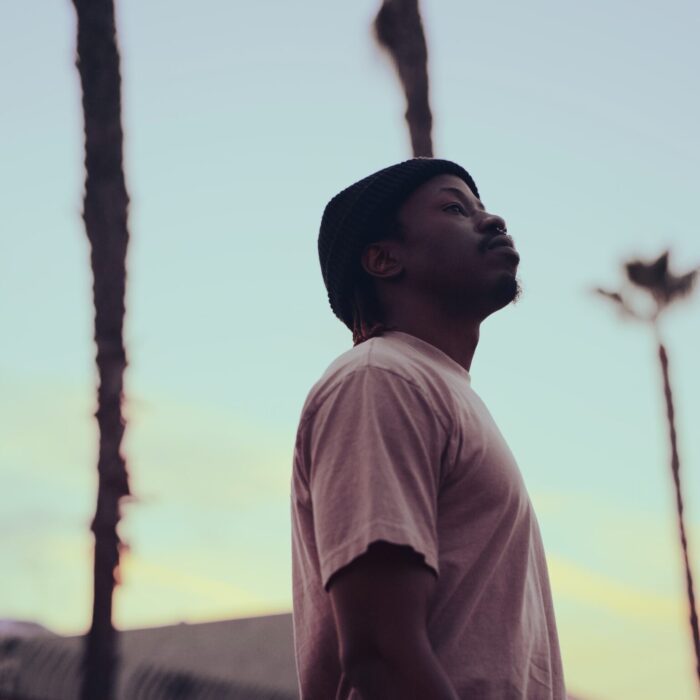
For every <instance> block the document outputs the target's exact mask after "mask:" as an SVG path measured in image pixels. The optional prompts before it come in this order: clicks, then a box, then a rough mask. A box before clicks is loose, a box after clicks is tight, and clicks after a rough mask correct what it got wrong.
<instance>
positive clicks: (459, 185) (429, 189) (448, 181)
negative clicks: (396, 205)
mask: <svg viewBox="0 0 700 700" xmlns="http://www.w3.org/2000/svg"><path fill="white" fill-rule="evenodd" d="M445 188H451V189H452V190H455V189H456V190H459V191H460V192H461V193H462V195H463V196H464V197H466V198H467V199H468V200H469V201H471V202H473V203H474V204H475V205H477V204H479V200H478V199H477V198H476V196H475V195H474V193H473V192H472V191H471V190H470V189H469V185H467V183H466V182H464V180H462V178H461V177H457V175H447V174H442V175H436V176H435V177H431V178H430V179H429V180H426V181H425V182H423V183H421V185H419V186H418V187H417V188H416V189H415V190H413V192H411V194H410V195H409V196H408V197H407V198H406V199H405V200H404V202H403V205H402V208H412V207H414V206H420V205H422V204H426V203H428V202H431V201H433V200H434V199H437V198H438V197H445V196H449V195H451V194H452V195H454V194H455V193H454V192H450V191H446V190H445Z"/></svg>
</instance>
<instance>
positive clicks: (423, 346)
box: [383, 330, 471, 382]
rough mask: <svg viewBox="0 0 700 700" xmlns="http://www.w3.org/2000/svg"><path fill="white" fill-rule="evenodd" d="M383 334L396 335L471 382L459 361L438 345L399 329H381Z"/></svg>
mask: <svg viewBox="0 0 700 700" xmlns="http://www.w3.org/2000/svg"><path fill="white" fill-rule="evenodd" d="M383 334H385V335H387V336H393V337H396V338H398V339H399V340H401V341H403V342H405V343H408V344H409V345H410V346H412V347H414V348H415V349H416V350H418V351H419V352H423V353H425V354H426V355H429V356H430V357H431V358H432V359H433V360H434V361H435V362H437V363H438V364H440V365H442V366H443V367H444V368H445V369H447V370H449V371H451V372H456V373H457V374H458V375H459V376H460V377H462V378H464V379H466V380H467V381H468V382H471V376H470V375H469V372H468V371H467V370H466V369H465V368H464V367H462V365H460V364H459V362H457V361H456V360H453V359H452V358H451V357H450V356H449V355H448V354H447V353H446V352H444V351H443V350H440V348H439V347H437V346H436V345H433V344H432V343H429V342H428V341H427V340H423V338H419V337H418V336H416V335H412V334H411V333H406V332H405V331H399V330H386V331H383Z"/></svg>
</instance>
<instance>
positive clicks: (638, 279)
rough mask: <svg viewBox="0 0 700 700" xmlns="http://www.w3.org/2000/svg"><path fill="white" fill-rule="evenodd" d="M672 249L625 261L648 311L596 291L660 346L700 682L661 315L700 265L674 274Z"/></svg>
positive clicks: (683, 293) (689, 285)
mask: <svg viewBox="0 0 700 700" xmlns="http://www.w3.org/2000/svg"><path fill="white" fill-rule="evenodd" d="M668 258H669V251H668V250H667V251H665V252H664V253H663V254H662V255H661V256H659V257H658V258H657V259H656V260H654V261H652V262H643V261H641V260H632V261H629V262H627V263H625V271H626V276H627V280H628V281H629V282H630V283H631V286H633V287H636V288H638V289H641V290H643V291H644V292H645V293H646V295H647V296H648V297H650V298H651V302H652V305H651V310H648V311H646V312H644V311H640V310H639V309H637V308H635V307H634V306H633V305H632V303H631V300H630V298H629V295H628V294H623V293H621V292H612V291H608V290H605V289H601V288H597V289H596V290H595V292H596V293H598V294H601V295H602V296H604V297H605V298H606V299H609V300H610V301H611V302H613V303H614V304H615V305H616V306H617V308H618V309H619V311H620V312H621V313H622V315H623V316H624V317H627V318H633V319H636V320H638V321H643V322H645V323H648V324H650V325H651V327H652V329H653V332H654V337H655V338H656V343H657V347H658V356H659V363H660V365H661V375H662V378H663V386H664V398H665V402H666V416H667V419H668V433H669V442H670V446H671V475H672V477H673V484H674V487H675V493H676V509H677V513H678V528H679V534H680V541H681V549H682V551H683V563H684V565H685V578H686V588H687V592H688V604H689V607H690V630H691V634H692V639H693V646H694V648H695V659H696V672H697V676H698V682H699V683H700V634H698V614H697V610H696V606H695V594H694V592H693V576H692V572H691V567H690V560H689V558H688V541H687V538H686V533H685V523H684V519H683V491H682V488H681V482H680V459H679V456H678V441H677V436H676V421H675V410H674V406H673V393H672V391H671V382H670V379H669V370H668V353H667V352H666V346H665V345H664V343H663V341H662V338H661V331H660V328H659V318H660V317H661V315H662V314H663V313H664V312H665V311H666V310H667V309H668V308H669V307H670V306H671V304H672V303H673V302H675V301H678V300H679V299H682V298H684V297H687V296H688V295H689V294H690V293H691V291H692V290H693V288H694V286H695V283H696V281H697V276H698V272H699V271H700V268H696V269H694V270H691V271H689V272H686V273H685V274H682V275H674V274H672V273H671V272H670V271H669V269H668Z"/></svg>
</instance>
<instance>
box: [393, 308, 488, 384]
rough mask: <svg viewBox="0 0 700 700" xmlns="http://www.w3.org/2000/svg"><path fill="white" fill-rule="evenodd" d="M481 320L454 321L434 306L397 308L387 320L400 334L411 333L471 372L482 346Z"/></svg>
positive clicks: (463, 318)
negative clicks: (480, 342) (478, 347)
mask: <svg viewBox="0 0 700 700" xmlns="http://www.w3.org/2000/svg"><path fill="white" fill-rule="evenodd" d="M480 324H481V319H478V318H465V317H464V316H461V317H458V318H455V317H453V316H450V315H448V314H446V313H440V312H436V310H435V309H434V308H432V307H430V308H427V307H426V308H421V306H420V305H419V306H412V308H411V309H406V308H404V309H401V310H399V309H396V310H394V311H393V312H392V313H391V314H390V315H389V317H388V318H387V319H386V325H387V326H388V327H389V328H391V329H393V330H397V331H403V332H404V333H410V334H411V335H415V336H416V337H417V338H420V339H421V340H425V341H426V342H428V343H430V344H431V345H434V346H435V347H436V348H439V349H440V350H442V351H443V352H444V353H445V354H446V355H448V356H449V357H451V358H452V359H453V360H454V361H455V362H457V363H459V364H460V365H462V367H464V369H466V370H467V372H469V370H470V368H471V364H472V359H473V358H474V352H475V351H476V346H477V345H478V343H479V327H480Z"/></svg>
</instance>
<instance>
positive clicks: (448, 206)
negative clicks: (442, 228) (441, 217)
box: [443, 204, 467, 216]
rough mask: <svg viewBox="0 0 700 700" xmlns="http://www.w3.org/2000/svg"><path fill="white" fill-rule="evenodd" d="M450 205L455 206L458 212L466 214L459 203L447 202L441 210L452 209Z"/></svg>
mask: <svg viewBox="0 0 700 700" xmlns="http://www.w3.org/2000/svg"><path fill="white" fill-rule="evenodd" d="M452 207H456V208H457V209H458V210H459V211H460V213H462V214H464V215H465V216H466V215H467V212H466V211H465V209H464V207H463V206H462V205H461V204H448V205H447V206H446V207H445V208H444V210H443V211H448V210H449V209H452Z"/></svg>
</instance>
